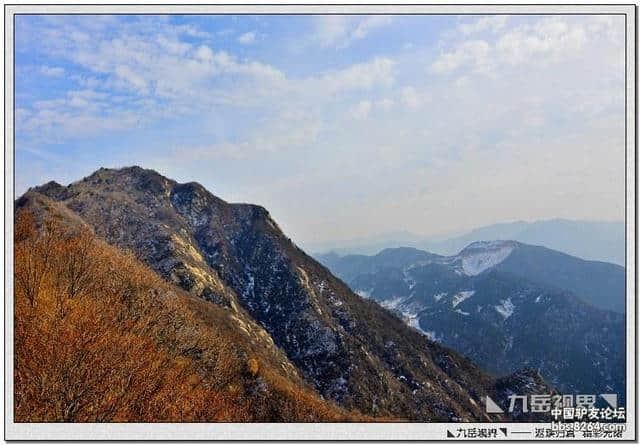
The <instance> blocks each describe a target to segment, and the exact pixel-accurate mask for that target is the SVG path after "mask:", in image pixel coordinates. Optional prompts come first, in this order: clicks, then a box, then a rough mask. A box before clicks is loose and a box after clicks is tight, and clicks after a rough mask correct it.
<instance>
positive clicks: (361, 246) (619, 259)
mask: <svg viewBox="0 0 640 445" xmlns="http://www.w3.org/2000/svg"><path fill="white" fill-rule="evenodd" d="M483 240H514V241H520V242H522V243H527V244H532V245H541V246H545V247H548V248H550V249H554V250H558V251H560V252H564V253H567V254H569V255H573V256H576V257H579V258H583V259H589V260H598V261H606V262H610V263H615V264H619V265H624V254H625V229H624V222H622V221H619V222H618V221H615V222H609V221H580V220H568V219H551V220H545V221H535V222H525V221H516V222H510V223H503V224H493V225H490V226H485V227H480V228H477V229H474V230H471V231H470V232H468V233H464V234H461V235H458V236H453V237H448V238H429V237H422V236H419V235H415V234H412V233H410V232H392V233H387V234H382V235H378V236H373V237H369V238H361V239H356V240H346V241H340V242H326V243H318V244H310V245H308V246H306V247H307V248H308V249H309V250H310V251H312V252H318V253H327V252H331V251H333V252H335V253H338V254H340V255H346V254H362V255H373V254H375V253H378V252H379V251H381V250H383V249H385V248H390V247H414V248H417V249H424V250H428V251H430V252H435V253H438V254H441V255H453V254H455V253H457V252H459V251H460V250H461V249H463V248H464V247H465V246H467V245H469V244H471V243H472V242H475V241H483Z"/></svg>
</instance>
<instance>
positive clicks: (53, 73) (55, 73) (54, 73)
mask: <svg viewBox="0 0 640 445" xmlns="http://www.w3.org/2000/svg"><path fill="white" fill-rule="evenodd" d="M40 72H41V73H42V74H44V75H45V76H50V77H60V76H62V75H63V74H64V68H62V67H59V66H55V67H50V66H46V65H43V66H41V67H40Z"/></svg>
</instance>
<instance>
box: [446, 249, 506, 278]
mask: <svg viewBox="0 0 640 445" xmlns="http://www.w3.org/2000/svg"><path fill="white" fill-rule="evenodd" d="M514 248H515V245H514V244H513V243H511V242H505V241H478V242H475V243H472V244H470V245H469V246H468V247H467V248H466V249H464V250H463V251H462V252H460V253H459V254H458V257H459V258H460V261H461V264H462V271H463V272H464V273H465V274H466V275H470V276H474V275H479V274H481V273H482V272H484V271H485V270H487V269H489V268H491V267H493V266H495V265H497V264H500V263H501V262H503V261H504V260H505V259H506V258H507V257H508V256H509V255H510V254H511V252H513V249H514Z"/></svg>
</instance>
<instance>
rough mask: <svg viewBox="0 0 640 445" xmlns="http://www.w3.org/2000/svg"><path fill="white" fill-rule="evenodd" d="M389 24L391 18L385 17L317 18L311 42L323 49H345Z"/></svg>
mask: <svg viewBox="0 0 640 445" xmlns="http://www.w3.org/2000/svg"><path fill="white" fill-rule="evenodd" d="M391 23H392V17H391V16H387V15H370V16H364V17H361V16H348V15H325V16H318V17H317V18H316V22H315V33H314V35H313V40H314V41H315V42H317V43H319V44H320V45H321V46H323V47H329V46H335V47H337V48H346V47H348V46H349V45H351V44H352V43H353V42H354V41H356V40H361V39H364V38H365V37H367V35H369V34H370V33H371V32H372V31H374V30H375V29H377V28H381V27H384V26H388V25H389V24H391Z"/></svg>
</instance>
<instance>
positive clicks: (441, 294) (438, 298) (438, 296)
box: [433, 292, 447, 301]
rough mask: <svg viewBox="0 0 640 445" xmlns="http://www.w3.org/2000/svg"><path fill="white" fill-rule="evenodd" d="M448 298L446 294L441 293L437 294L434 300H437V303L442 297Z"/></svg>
mask: <svg viewBox="0 0 640 445" xmlns="http://www.w3.org/2000/svg"><path fill="white" fill-rule="evenodd" d="M446 296H447V293H446V292H442V293H439V294H435V295H434V296H433V299H434V300H436V301H440V300H441V299H442V297H446Z"/></svg>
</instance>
